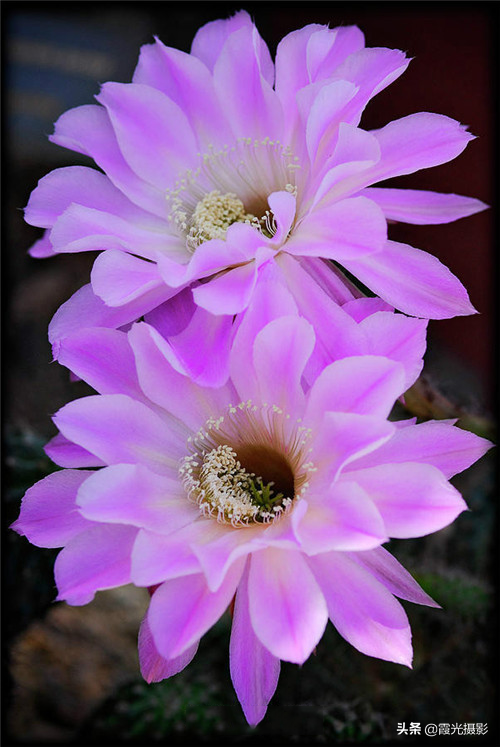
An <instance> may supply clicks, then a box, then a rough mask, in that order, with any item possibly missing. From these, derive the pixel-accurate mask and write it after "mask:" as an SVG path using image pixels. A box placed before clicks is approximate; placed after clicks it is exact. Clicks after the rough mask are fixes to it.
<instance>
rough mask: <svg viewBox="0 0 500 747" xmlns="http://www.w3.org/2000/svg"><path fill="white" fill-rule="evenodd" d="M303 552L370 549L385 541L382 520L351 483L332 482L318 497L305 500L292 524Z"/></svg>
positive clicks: (367, 499) (371, 503)
mask: <svg viewBox="0 0 500 747" xmlns="http://www.w3.org/2000/svg"><path fill="white" fill-rule="evenodd" d="M295 533H296V535H297V538H298V539H299V542H300V544H301V548H302V550H303V551H304V552H305V553H306V554H307V555H317V554H318V553H323V552H329V551H330V550H371V549H372V548H373V547H378V545H380V544H381V543H382V542H386V541H387V539H388V538H387V533H386V531H385V527H384V522H383V520H382V517H381V516H380V513H379V511H378V510H377V508H376V506H375V505H374V503H373V501H372V500H371V499H370V498H369V496H368V495H367V494H366V493H365V492H364V490H362V489H361V488H359V487H358V486H355V485H353V484H349V485H348V486H346V485H344V484H342V483H339V484H337V485H332V487H331V488H330V490H329V492H328V494H327V495H325V496H322V500H321V499H320V500H314V498H313V497H312V498H311V500H309V501H308V507H307V513H306V514H305V516H304V518H303V520H302V521H301V522H300V523H298V524H297V526H296V527H295Z"/></svg>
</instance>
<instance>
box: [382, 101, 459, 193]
mask: <svg viewBox="0 0 500 747" xmlns="http://www.w3.org/2000/svg"><path fill="white" fill-rule="evenodd" d="M372 134H373V135H374V136H375V137H376V138H377V140H378V143H379V145H380V150H381V158H380V161H379V163H378V165H377V166H374V167H373V168H372V169H371V170H370V182H368V183H372V184H373V182H376V181H381V180H382V179H388V178H389V177H393V176H400V175H401V174H413V172H415V171H419V170H420V169H428V168H430V167H431V166H439V165H440V164H442V163H447V162H448V161H451V160H452V159H453V158H456V157H457V156H458V155H460V153H462V151H463V150H464V149H465V148H466V146H467V143H468V142H469V141H470V140H473V139H474V135H471V134H470V132H467V130H466V128H465V127H464V126H463V125H461V124H460V123H459V122H457V121H456V120H454V119H450V117H445V116H444V115H443V114H430V113H429V112H418V113H417V114H410V115H409V116H407V117H402V118H401V119H396V120H394V121H393V122H389V124H387V125H385V127H382V128H381V129H380V130H373V131H372Z"/></svg>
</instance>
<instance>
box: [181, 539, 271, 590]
mask: <svg viewBox="0 0 500 747" xmlns="http://www.w3.org/2000/svg"><path fill="white" fill-rule="evenodd" d="M225 529H226V531H225V532H221V536H220V537H218V538H215V539H212V540H211V541H210V542H208V541H203V542H201V543H193V544H192V548H193V552H194V554H195V555H196V557H197V558H198V560H199V561H200V565H201V567H202V569H203V573H204V574H205V576H206V579H207V584H208V587H209V589H210V591H217V589H218V588H219V587H220V585H221V583H222V582H223V580H224V578H225V576H226V573H227V571H228V570H229V568H230V567H231V566H232V564H233V563H234V561H235V560H236V559H237V558H241V557H243V556H245V557H246V556H247V555H248V554H249V553H250V552H251V551H252V550H254V549H255V547H256V546H258V544H259V543H258V538H259V536H261V535H262V527H260V526H258V525H257V526H253V527H252V526H249V527H242V528H241V529H235V528H234V527H225ZM255 540H257V542H255Z"/></svg>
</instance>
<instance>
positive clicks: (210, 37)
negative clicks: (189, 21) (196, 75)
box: [191, 10, 253, 70]
mask: <svg viewBox="0 0 500 747" xmlns="http://www.w3.org/2000/svg"><path fill="white" fill-rule="evenodd" d="M252 25H253V24H252V19H251V18H250V16H249V15H248V13H247V12H246V10H240V11H238V13H235V14H234V15H233V16H231V17H230V18H225V19H223V20H217V21H210V23H206V24H205V25H204V26H202V27H201V28H200V29H199V30H198V31H197V32H196V35H195V37H194V39H193V43H192V45H191V54H192V55H194V56H195V57H198V58H199V59H200V60H202V62H204V63H205V65H206V66H207V68H208V69H209V70H213V67H214V65H215V63H216V61H217V58H218V57H219V55H220V52H221V49H222V47H223V46H224V44H225V42H226V40H227V38H228V37H229V36H230V34H233V33H234V32H235V31H238V29H241V28H243V27H245V26H248V27H250V28H251V27H252Z"/></svg>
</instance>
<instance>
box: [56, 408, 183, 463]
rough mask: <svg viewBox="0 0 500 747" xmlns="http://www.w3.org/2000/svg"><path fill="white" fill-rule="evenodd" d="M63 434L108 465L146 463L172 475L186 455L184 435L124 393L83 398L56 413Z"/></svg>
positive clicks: (58, 425)
mask: <svg viewBox="0 0 500 747" xmlns="http://www.w3.org/2000/svg"><path fill="white" fill-rule="evenodd" d="M54 422H55V424H56V425H57V427H58V428H59V430H60V431H61V433H62V434H63V435H64V436H66V438H69V439H70V441H74V442H75V443H77V444H79V445H80V446H83V448H84V449H87V450H88V451H90V452H91V453H93V454H95V455H96V456H98V457H99V458H100V459H103V460H104V461H105V462H106V463H107V464H113V463H116V462H118V463H134V462H138V463H139V464H144V465H145V466H147V467H150V468H151V469H152V470H153V471H154V472H159V473H160V474H166V475H170V474H172V470H174V471H177V464H178V460H179V458H181V457H182V456H184V453H183V452H184V448H185V447H184V442H183V439H182V434H179V433H177V432H176V430H175V428H174V424H173V423H171V424H170V427H169V426H168V425H167V424H166V423H165V421H164V420H162V419H161V418H160V417H159V416H158V415H157V414H156V413H154V412H153V411H152V410H150V409H149V408H148V407H147V406H146V405H144V404H142V402H138V401H136V400H134V399H132V398H131V397H128V396H126V395H124V394H100V395H96V396H90V397H82V398H81V399H77V400H74V401H73V402H70V403H69V404H67V405H65V406H64V407H62V408H61V409H60V410H59V412H58V413H57V414H56V415H55V416H54Z"/></svg>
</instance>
